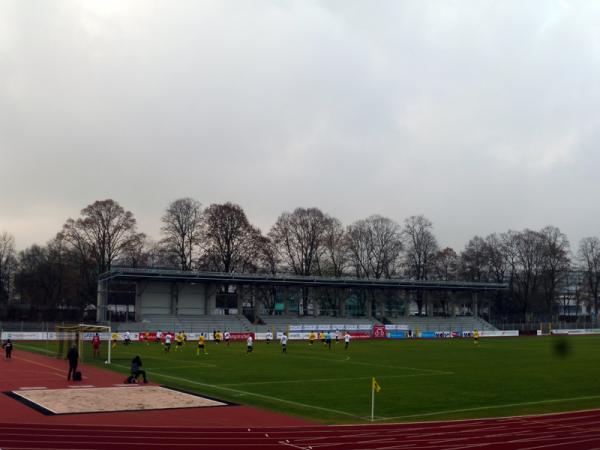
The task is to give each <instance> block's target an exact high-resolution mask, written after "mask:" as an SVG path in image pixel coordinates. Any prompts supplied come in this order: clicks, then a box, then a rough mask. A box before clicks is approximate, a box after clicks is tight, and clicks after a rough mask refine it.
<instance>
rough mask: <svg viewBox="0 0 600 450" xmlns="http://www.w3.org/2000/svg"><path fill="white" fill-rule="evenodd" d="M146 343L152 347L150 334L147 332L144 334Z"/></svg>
mask: <svg viewBox="0 0 600 450" xmlns="http://www.w3.org/2000/svg"><path fill="white" fill-rule="evenodd" d="M144 341H146V345H150V333H148V332H147V331H146V332H145V333H144Z"/></svg>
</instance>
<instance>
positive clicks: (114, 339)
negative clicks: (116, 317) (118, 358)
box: [110, 333, 119, 348]
mask: <svg viewBox="0 0 600 450" xmlns="http://www.w3.org/2000/svg"><path fill="white" fill-rule="evenodd" d="M118 340H119V333H113V334H111V336H110V341H111V345H112V348H117V341H118Z"/></svg>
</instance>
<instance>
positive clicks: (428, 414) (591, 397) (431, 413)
mask: <svg viewBox="0 0 600 450" xmlns="http://www.w3.org/2000/svg"><path fill="white" fill-rule="evenodd" d="M594 399H600V395H589V396H585V397H571V398H554V399H550V400H539V401H535V402H519V403H505V404H502V405H490V406H479V407H476V408H463V409H447V410H444V411H436V412H430V413H422V414H410V415H406V416H394V417H381V418H379V419H375V421H382V420H395V419H410V418H412V417H429V416H438V415H440V414H453V413H461V412H471V411H485V410H489V409H502V408H511V407H513V406H529V405H544V404H546V403H565V402H573V401H577V400H594Z"/></svg>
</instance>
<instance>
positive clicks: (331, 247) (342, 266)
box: [317, 217, 348, 277]
mask: <svg viewBox="0 0 600 450" xmlns="http://www.w3.org/2000/svg"><path fill="white" fill-rule="evenodd" d="M347 265H348V249H347V246H346V234H345V232H344V227H343V225H342V223H341V222H340V221H339V220H338V219H336V218H334V217H328V218H327V220H326V221H325V222H324V227H323V238H322V248H321V251H320V252H318V253H317V267H318V269H317V272H318V273H319V275H321V276H329V277H341V276H343V275H344V271H345V270H346V267H347Z"/></svg>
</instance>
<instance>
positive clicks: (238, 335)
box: [229, 333, 255, 341]
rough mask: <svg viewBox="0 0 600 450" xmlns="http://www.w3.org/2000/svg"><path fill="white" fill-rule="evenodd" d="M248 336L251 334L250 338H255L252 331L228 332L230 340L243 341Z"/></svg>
mask: <svg viewBox="0 0 600 450" xmlns="http://www.w3.org/2000/svg"><path fill="white" fill-rule="evenodd" d="M248 336H252V339H254V338H255V336H254V333H229V339H230V340H231V341H245V340H246V339H248Z"/></svg>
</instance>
